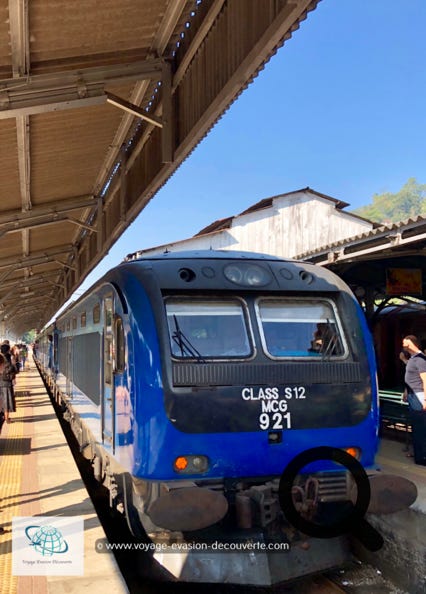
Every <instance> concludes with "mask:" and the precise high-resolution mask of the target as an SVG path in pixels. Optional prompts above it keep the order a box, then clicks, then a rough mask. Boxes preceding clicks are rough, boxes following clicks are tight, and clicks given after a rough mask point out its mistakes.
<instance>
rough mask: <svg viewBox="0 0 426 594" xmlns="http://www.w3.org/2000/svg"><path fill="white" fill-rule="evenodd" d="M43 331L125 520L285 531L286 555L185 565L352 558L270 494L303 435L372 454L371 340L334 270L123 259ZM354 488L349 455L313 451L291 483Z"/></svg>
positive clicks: (158, 528) (213, 258)
mask: <svg viewBox="0 0 426 594" xmlns="http://www.w3.org/2000/svg"><path fill="white" fill-rule="evenodd" d="M49 334H50V335H52V337H53V346H54V357H53V363H52V365H51V369H50V370H49V369H48V365H47V359H48V355H47V349H48V348H49V344H48V343H49V340H48V339H47V336H48V335H49ZM39 342H40V346H39V363H40V366H41V369H42V371H43V372H44V374H45V375H46V376H47V377H49V378H50V381H51V383H52V384H53V387H54V393H55V395H56V398H57V399H58V401H60V402H61V403H62V404H63V405H64V407H66V408H67V414H68V417H69V419H70V421H71V424H72V427H73V431H74V433H75V434H76V436H77V438H78V441H79V443H80V447H81V449H82V451H83V452H84V454H85V455H86V456H87V457H88V458H89V459H91V460H92V463H93V467H94V471H95V476H96V477H97V478H98V480H100V481H102V482H104V483H105V484H106V486H108V487H109V489H110V493H111V498H110V499H111V502H112V503H113V504H114V505H115V506H116V507H117V508H118V509H121V510H122V511H123V513H125V514H126V515H127V519H128V523H129V525H130V527H131V530H132V532H133V533H134V534H136V535H139V536H142V535H143V534H144V533H147V534H148V535H149V537H150V538H151V539H152V540H153V541H154V542H155V541H156V539H157V540H158V539H160V540H161V542H163V543H164V542H169V543H172V542H173V541H174V540H176V539H180V540H182V541H183V542H185V540H186V541H189V540H190V541H191V542H193V541H194V539H195V540H197V541H200V542H201V541H203V542H207V543H208V542H210V544H211V539H212V538H213V537H214V538H215V539H216V540H217V539H218V538H219V539H223V540H225V541H228V542H229V541H230V540H232V539H237V540H239V541H241V539H243V540H244V539H251V541H253V539H254V540H257V541H262V542H270V541H277V540H280V539H281V540H282V539H287V540H288V541H289V543H290V544H291V545H294V546H291V548H290V552H289V553H286V554H285V555H284V557H285V559H284V560H283V559H281V560H280V562H279V563H277V562H276V561H273V560H271V559H272V557H271V556H269V555H267V554H264V553H263V554H262V555H260V556H258V557H257V558H256V561H255V563H252V562H251V561H250V563H251V565H250V563H249V562H248V556H247V554H246V553H243V554H241V555H240V556H239V555H238V554H237V553H236V552H235V551H234V552H233V553H232V555H228V556H221V558H220V560H219V557H218V556H216V557H214V564H213V565H214V570H212V563H211V559H209V557H208V555H207V554H206V553H203V556H202V557H200V556H198V558H195V560H192V558H191V556H190V555H189V556H188V555H186V560H185V563H184V562H182V564H181V566H180V570H179V574H180V577H182V578H183V579H189V580H197V581H225V580H226V581H234V582H239V581H244V583H247V581H248V582H249V583H253V584H259V583H272V582H276V581H284V580H288V579H293V578H295V577H298V576H299V575H301V574H305V573H312V572H314V571H320V570H324V569H326V568H328V567H332V566H335V565H338V564H340V563H341V562H342V561H343V560H344V559H345V558H346V557H347V555H348V550H347V547H346V542H345V539H343V538H333V539H330V540H329V541H328V542H327V545H326V546H324V543H323V541H320V540H319V539H311V541H310V544H309V549H310V550H309V552H307V550H306V547H305V549H303V547H299V546H296V545H297V539H300V538H302V540H303V537H301V536H300V535H298V534H296V535H295V534H293V533H292V531H291V530H289V529H288V525H287V523H286V519H285V517H284V514H283V511H282V509H281V506H280V505H279V492H278V491H279V480H280V477H281V474H282V472H283V470H284V469H285V468H286V466H287V465H288V463H289V462H290V461H291V460H293V458H294V457H295V456H296V455H298V454H300V453H301V452H304V451H306V450H308V449H310V448H312V447H316V446H331V447H333V448H339V449H342V450H346V451H348V452H350V453H351V454H352V455H353V456H354V457H355V458H356V459H357V460H358V461H359V462H360V463H361V464H362V465H363V466H364V467H365V468H368V467H370V466H372V465H373V463H374V456H375V453H376V449H377V443H378V405H377V403H378V397H377V384H376V369H375V360H374V352H373V347H372V343H371V339H370V336H369V331H368V328H367V326H366V322H365V319H364V317H363V313H362V311H361V309H360V307H359V305H358V303H357V301H356V299H355V298H354V297H353V295H352V293H351V292H350V290H349V289H348V287H347V286H346V285H345V284H344V282H343V281H342V280H341V279H339V278H338V277H337V276H335V275H334V274H333V273H331V272H330V271H328V270H326V269H324V268H320V267H316V266H315V265H311V264H309V263H304V262H298V261H290V260H280V259H278V258H275V257H273V256H267V255H260V254H251V253H241V252H231V251H200V252H187V253H165V254H162V255H158V256H151V257H149V258H134V259H131V258H130V259H128V261H126V262H124V263H123V264H121V265H120V266H118V267H116V268H114V269H113V270H111V271H110V272H109V273H108V274H107V275H106V276H105V277H103V279H101V280H100V281H99V282H98V283H97V284H95V285H94V287H92V289H90V290H89V291H88V292H87V294H86V295H84V296H83V297H82V298H80V299H79V301H78V302H76V303H75V304H73V305H72V306H70V307H69V308H68V309H67V310H66V311H65V312H64V313H62V314H61V315H60V316H59V317H58V319H57V320H56V321H55V324H54V326H52V327H50V328H47V329H45V331H44V332H43V333H42V334H41V336H40V337H39ZM349 488H350V477H348V472H347V471H346V469H345V468H342V467H340V466H339V467H336V465H335V464H334V463H331V462H330V461H317V462H315V463H313V464H311V465H310V466H309V469H308V470H307V471H306V472H303V473H301V475H300V476H298V478H297V484H296V485H295V494H297V493H302V496H303V497H305V496H308V495H309V493H308V492H307V491H309V489H311V490H312V489H313V491H312V492H313V493H314V494H315V495H314V496H313V497H311V500H310V503H311V506H316V507H319V506H321V505H322V504H327V503H329V502H335V501H340V500H343V501H344V500H346V499H347V498H348V490H349ZM311 511H312V510H311ZM209 539H210V540H209ZM292 539H293V541H292ZM294 543H296V544H294ZM165 557H167V555H166V556H165ZM168 559H170V557H169V558H168ZM274 559H276V557H274ZM163 561H164V563H166V561H167V560H166V559H165V558H164V559H163ZM200 568H201V569H200ZM218 568H219V569H218ZM243 569H244V571H243ZM243 574H244V577H242V575H243Z"/></svg>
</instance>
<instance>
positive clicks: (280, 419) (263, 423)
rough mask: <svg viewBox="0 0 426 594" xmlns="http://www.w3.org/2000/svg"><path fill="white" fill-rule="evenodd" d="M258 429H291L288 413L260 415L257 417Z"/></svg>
mask: <svg viewBox="0 0 426 594" xmlns="http://www.w3.org/2000/svg"><path fill="white" fill-rule="evenodd" d="M259 427H260V429H262V430H263V431H265V430H266V429H291V417H290V413H289V412H287V413H285V414H282V413H280V412H276V413H273V414H268V413H265V412H264V413H261V414H260V415H259Z"/></svg>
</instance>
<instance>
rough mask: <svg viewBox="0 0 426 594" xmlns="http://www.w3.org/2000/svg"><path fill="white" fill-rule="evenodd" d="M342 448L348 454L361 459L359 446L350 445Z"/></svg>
mask: <svg viewBox="0 0 426 594" xmlns="http://www.w3.org/2000/svg"><path fill="white" fill-rule="evenodd" d="M343 449H344V451H345V452H346V453H347V454H349V455H350V456H353V457H354V458H355V460H361V450H360V449H359V448H356V447H354V446H351V447H349V448H343Z"/></svg>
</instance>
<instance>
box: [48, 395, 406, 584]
mask: <svg viewBox="0 0 426 594" xmlns="http://www.w3.org/2000/svg"><path fill="white" fill-rule="evenodd" d="M46 387H47V386H46ZM52 403H53V405H54V407H55V409H56V412H57V415H58V419H59V422H60V423H61V426H62V429H63V432H64V435H65V438H66V439H67V441H68V445H69V446H70V449H71V451H72V454H73V456H74V459H75V461H76V464H77V466H78V468H79V471H80V474H81V476H82V479H83V481H84V482H85V485H86V488H87V491H88V493H89V495H90V497H91V499H92V502H93V504H94V507H95V509H96V512H97V514H98V516H99V519H100V521H101V523H102V525H103V528H104V531H105V534H106V536H107V539H108V541H109V542H110V543H126V544H131V543H135V542H136V541H135V540H134V539H133V537H132V535H131V534H130V532H129V530H128V527H127V523H126V521H125V519H124V517H123V516H121V515H120V514H118V513H116V514H114V517H112V515H111V510H110V508H109V500H108V491H107V490H106V489H105V488H104V487H102V486H100V485H99V483H98V482H97V481H96V480H95V478H94V476H93V473H92V468H91V465H90V462H88V461H87V460H86V459H85V458H84V457H83V456H82V454H81V453H80V451H79V447H78V444H77V442H76V440H75V437H74V435H73V433H72V431H71V429H70V426H69V424H68V423H67V422H66V421H65V420H64V419H63V418H62V415H61V414H60V411H59V410H58V407H57V406H56V404H55V402H54V401H53V399H52ZM115 557H116V560H117V563H118V565H119V567H120V571H121V573H122V575H123V577H124V579H125V581H126V583H127V586H128V588H129V592H130V594H199V592H200V589H202V591H203V594H339V593H340V594H342V593H343V594H365V593H366V592H380V593H381V594H407V593H405V592H403V591H401V590H398V589H397V588H396V587H393V586H392V584H389V583H387V582H384V580H383V578H381V576H380V575H378V574H379V573H380V572H377V570H376V569H375V568H373V567H371V566H363V569H364V573H365V576H367V577H364V578H363V577H359V576H358V577H356V579H353V571H354V569H349V570H342V571H341V572H340V573H337V572H336V573H335V574H333V573H330V575H317V576H310V577H307V578H305V579H300V580H298V581H297V582H294V583H291V584H278V585H275V586H272V587H253V586H238V585H229V584H197V583H192V584H189V583H182V582H176V581H171V579H170V576H169V575H166V572H165V571H164V570H163V569H162V568H161V567H160V566H159V565H158V564H157V563H156V562H155V561H154V560H153V559H152V558H151V557H150V556H149V555H148V554H147V553H141V552H140V551H138V550H136V549H135V550H131V549H130V547H129V548H128V549H124V550H116V551H115ZM360 565H361V564H360ZM358 569H361V567H360V566H358ZM358 569H356V568H355V573H356V572H357V571H358ZM337 582H343V583H337ZM346 582H347V584H348V585H346ZM342 586H343V587H342Z"/></svg>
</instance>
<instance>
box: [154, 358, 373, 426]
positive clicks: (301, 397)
mask: <svg viewBox="0 0 426 594" xmlns="http://www.w3.org/2000/svg"><path fill="white" fill-rule="evenodd" d="M209 367H210V369H209ZM221 370H222V373H221ZM190 378H191V381H193V382H194V383H193V387H190V386H187V387H183V386H182V387H181V388H177V387H176V385H179V383H181V382H184V381H186V382H188V383H189V381H190ZM220 378H221V379H220ZM219 382H222V385H219ZM174 383H175V387H174V388H173V389H169V390H167V392H166V394H165V402H166V411H167V414H168V416H169V418H170V419H172V420H173V421H172V422H173V424H174V426H175V427H176V428H177V429H179V430H180V431H183V432H186V433H216V432H218V433H221V432H229V431H234V432H235V431H258V430H291V429H312V428H318V427H321V428H326V427H337V426H351V425H356V424H358V423H360V422H361V421H362V420H363V419H364V418H365V417H366V415H367V414H368V413H369V410H370V406H371V390H370V388H369V385H368V382H366V381H365V378H364V380H363V379H362V378H361V368H360V365H359V363H344V362H340V363H326V362H323V363H322V364H321V363H320V364H309V363H307V364H304V363H297V364H289V365H287V366H283V365H273V364H272V365H267V364H266V365H249V366H247V367H246V366H245V365H244V364H235V365H226V364H223V365H211V366H209V365H203V364H198V365H196V364H194V366H182V365H181V366H179V365H178V364H177V365H174ZM225 383H228V385H223V384H225ZM229 384H232V385H229ZM195 386H196V387H195Z"/></svg>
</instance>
